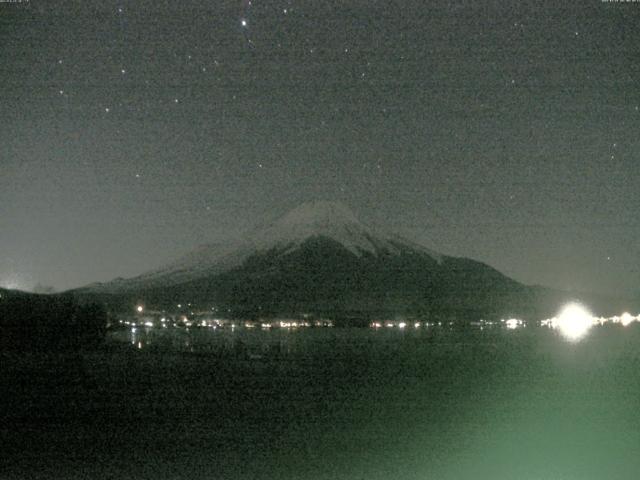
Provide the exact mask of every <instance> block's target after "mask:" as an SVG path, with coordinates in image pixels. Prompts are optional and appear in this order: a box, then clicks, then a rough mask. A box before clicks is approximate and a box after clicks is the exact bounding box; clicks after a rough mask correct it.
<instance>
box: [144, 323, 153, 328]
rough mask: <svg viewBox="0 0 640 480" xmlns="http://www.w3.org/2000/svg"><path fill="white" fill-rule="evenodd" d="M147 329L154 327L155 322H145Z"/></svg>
mask: <svg viewBox="0 0 640 480" xmlns="http://www.w3.org/2000/svg"><path fill="white" fill-rule="evenodd" d="M144 325H145V327H153V322H144Z"/></svg>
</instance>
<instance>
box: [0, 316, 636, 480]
mask: <svg viewBox="0 0 640 480" xmlns="http://www.w3.org/2000/svg"><path fill="white" fill-rule="evenodd" d="M234 335H237V333H236V334H234ZM260 335H271V336H272V337H270V338H271V339H273V338H274V337H273V336H276V335H278V336H280V337H278V339H277V343H278V345H279V348H278V349H277V350H274V349H267V350H265V349H262V350H260V351H261V352H262V353H260V354H259V355H258V354H255V353H252V351H251V348H236V347H237V344H236V347H233V348H230V349H222V350H221V349H217V350H212V351H211V352H202V351H198V350H196V351H194V352H189V351H186V352H176V351H171V350H167V349H162V348H160V349H152V348H143V349H141V350H138V349H137V348H135V346H131V345H130V344H114V343H110V344H108V345H107V346H106V347H105V348H104V349H102V350H100V351H97V352H93V353H83V354H80V355H77V354H72V353H69V354H64V353H59V354H56V355H41V354H33V353H32V354H25V355H19V354H16V353H11V354H4V355H2V357H1V363H0V389H1V390H0V391H1V394H0V458H1V459H2V460H1V462H0V478H1V479H3V480H4V479H40V478H41V479H107V478H114V479H115V478H117V479H129V478H131V479H133V478H135V479H154V480H162V479H216V478H222V479H390V478H395V479H479V478H486V479H576V480H578V479H580V480H584V479H603V478H607V479H632V478H637V472H638V471H640V455H638V446H640V354H639V352H640V350H639V347H640V326H638V325H632V326H629V327H626V328H623V327H620V326H612V327H601V328H598V329H596V330H593V331H592V332H591V334H590V335H589V336H588V337H587V338H585V339H584V340H582V341H580V342H578V343H575V344H571V343H567V342H565V341H564V340H562V339H561V338H559V337H558V336H557V335H556V334H555V333H553V332H550V331H547V330H540V329H532V328H527V329H521V330H516V331H503V330H495V331H490V332H487V331H484V332H479V331H473V332H446V331H421V332H404V333H402V332H398V331H386V330H385V331H380V332H374V331H371V330H356V329H354V330H348V329H330V330H313V329H311V330H307V331H300V332H289V333H286V332H267V333H261V334H260ZM265 338H266V337H265ZM251 341H252V340H251V339H247V343H250V342H251ZM255 341H256V342H258V343H260V342H261V341H264V338H262V339H257V340H255ZM247 343H242V344H241V345H246V344H247Z"/></svg>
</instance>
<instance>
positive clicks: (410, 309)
mask: <svg viewBox="0 0 640 480" xmlns="http://www.w3.org/2000/svg"><path fill="white" fill-rule="evenodd" d="M79 293H80V294H85V295H101V296H103V297H109V298H111V300H113V299H117V303H119V304H120V305H122V306H126V308H131V307H130V305H131V304H133V302H136V301H138V300H140V299H142V300H144V301H145V302H147V303H148V304H153V305H156V306H158V307H162V308H167V309H169V308H171V307H175V305H176V304H177V303H187V302H189V303H193V304H197V305H199V306H201V307H205V306H206V307H207V308H208V307H209V306H216V307H218V308H219V310H222V311H226V312H231V314H233V315H236V316H239V317H245V318H246V317H258V316H277V315H299V314H301V313H313V314H317V315H324V316H333V317H344V318H350V317H358V318H370V317H373V316H381V315H382V316H386V317H391V316H395V315H400V314H410V315H431V316H434V317H436V316H438V317H448V318H451V317H460V318H466V319H475V318H479V317H485V318H486V317H498V316H501V315H505V314H508V313H511V312H513V313H515V312H514V310H518V311H519V310H522V309H523V307H522V305H524V304H525V303H526V299H527V298H528V296H530V292H529V291H528V287H525V286H523V285H521V284H519V283H518V282H516V281H514V280H511V279H509V278H507V277H506V276H504V275H502V274H501V273H500V272H498V271H496V270H495V269H493V268H491V267H489V266H488V265H485V264H483V263H480V262H476V261H473V260H469V259H464V258H453V257H448V256H445V255H441V254H439V253H437V252H434V251H432V250H430V249H428V248H426V247H424V246H422V245H419V244H416V243H414V242H411V241H408V240H406V239H403V238H401V237H399V236H397V235H393V234H389V233H387V232H382V231H378V230H374V229H372V228H370V227H368V226H367V225H365V224H363V223H362V222H361V221H360V220H358V219H357V218H356V216H355V215H354V214H353V213H352V212H351V211H349V210H348V209H347V208H346V207H344V206H343V205H340V204H337V203H333V202H312V203H306V204H303V205H301V206H300V207H298V208H296V209H294V210H292V211H291V212H289V213H287V214H286V215H284V216H283V217H281V218H280V219H278V220H277V221H275V222H274V223H272V224H271V225H269V226H268V227H267V228H265V229H261V230H258V231H256V232H253V233H252V234H251V235H249V236H248V237H247V239H246V240H244V241H242V242H239V243H237V244H233V245H226V246H220V245H209V246H205V247H201V248H199V249H197V250H195V251H194V252H192V253H190V254H188V255H186V256H184V257H182V258H181V259H178V260H177V261H175V262H173V263H171V264H169V265H167V266H166V267H163V268H161V269H158V270H155V271H153V272H150V273H147V274H144V275H140V276H138V277H135V278H132V279H128V280H122V279H120V280H116V281H113V282H109V283H106V284H97V285H92V286H89V287H86V288H85V289H81V290H80V291H79Z"/></svg>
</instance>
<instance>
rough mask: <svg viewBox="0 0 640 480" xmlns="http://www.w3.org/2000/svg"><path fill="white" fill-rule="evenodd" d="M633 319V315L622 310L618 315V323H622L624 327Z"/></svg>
mask: <svg viewBox="0 0 640 480" xmlns="http://www.w3.org/2000/svg"><path fill="white" fill-rule="evenodd" d="M634 320H635V317H632V316H631V314H630V313H629V312H624V313H623V314H622V316H621V317H620V323H622V325H623V326H625V327H626V326H627V325H629V324H630V323H631V322H633V321H634Z"/></svg>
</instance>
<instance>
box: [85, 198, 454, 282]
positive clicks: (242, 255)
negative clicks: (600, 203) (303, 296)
mask: <svg viewBox="0 0 640 480" xmlns="http://www.w3.org/2000/svg"><path fill="white" fill-rule="evenodd" d="M314 237H324V238H328V239H330V240H333V241H335V242H337V243H339V244H340V245H342V246H343V247H344V248H345V249H347V250H348V251H350V252H351V253H353V254H354V255H356V256H358V257H360V256H362V255H363V254H365V253H368V254H371V255H375V256H377V255H379V254H381V253H385V254H391V255H394V254H399V253H401V252H403V251H404V252H406V251H412V252H417V253H420V254H425V255H428V256H430V257H431V258H433V259H434V260H436V261H437V262H438V263H440V262H441V261H442V258H443V257H442V255H440V254H438V253H436V252H434V251H432V250H429V249H427V248H426V247H423V246H422V245H419V244H416V243H414V242H411V241H408V240H406V239H403V238H401V237H399V236H397V235H393V234H389V233H386V232H381V231H378V230H374V229H372V228H370V227H368V226H367V225H365V224H364V223H362V222H361V221H360V220H359V219H358V218H357V217H356V216H355V215H354V213H353V212H352V211H351V210H349V209H348V208H347V207H346V206H344V205H342V204H340V203H337V202H330V201H317V202H307V203H304V204H302V205H300V206H298V207H297V208H295V209H293V210H291V211H290V212H288V213H287V214H285V215H284V216H282V217H281V218H279V219H278V220H276V221H275V222H273V223H272V224H271V225H269V226H268V227H266V228H264V229H261V230H258V231H256V232H253V233H252V234H249V235H248V236H247V238H246V239H245V240H244V241H241V242H236V243H229V244H210V245H204V246H200V247H198V248H197V249H195V250H194V251H192V252H190V253H188V254H187V255H185V256H183V257H181V258H179V259H177V260H176V261H174V262H171V263H169V264H168V265H166V266H164V267H162V268H159V269H157V270H154V271H151V272H148V273H145V274H143V275H139V276H137V277H134V278H131V279H117V280H114V281H112V282H108V283H106V284H100V285H92V286H90V288H92V289H96V288H97V289H99V290H103V291H114V292H115V291H122V290H128V289H132V288H140V287H145V288H147V287H155V286H160V285H162V286H167V285H175V284H179V283H183V282H187V281H190V280H194V279H197V278H202V277H205V276H209V275H215V274H218V273H223V272H225V271H228V270H230V269H232V268H234V267H237V266H239V265H241V264H242V262H243V261H244V260H246V259H247V258H248V257H250V256H252V255H255V254H260V253H264V252H268V251H270V250H273V249H276V250H278V251H280V253H281V254H285V253H287V252H290V251H292V250H295V249H296V248H297V247H299V246H300V245H301V244H302V243H303V242H305V241H306V240H308V239H310V238H314Z"/></svg>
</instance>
